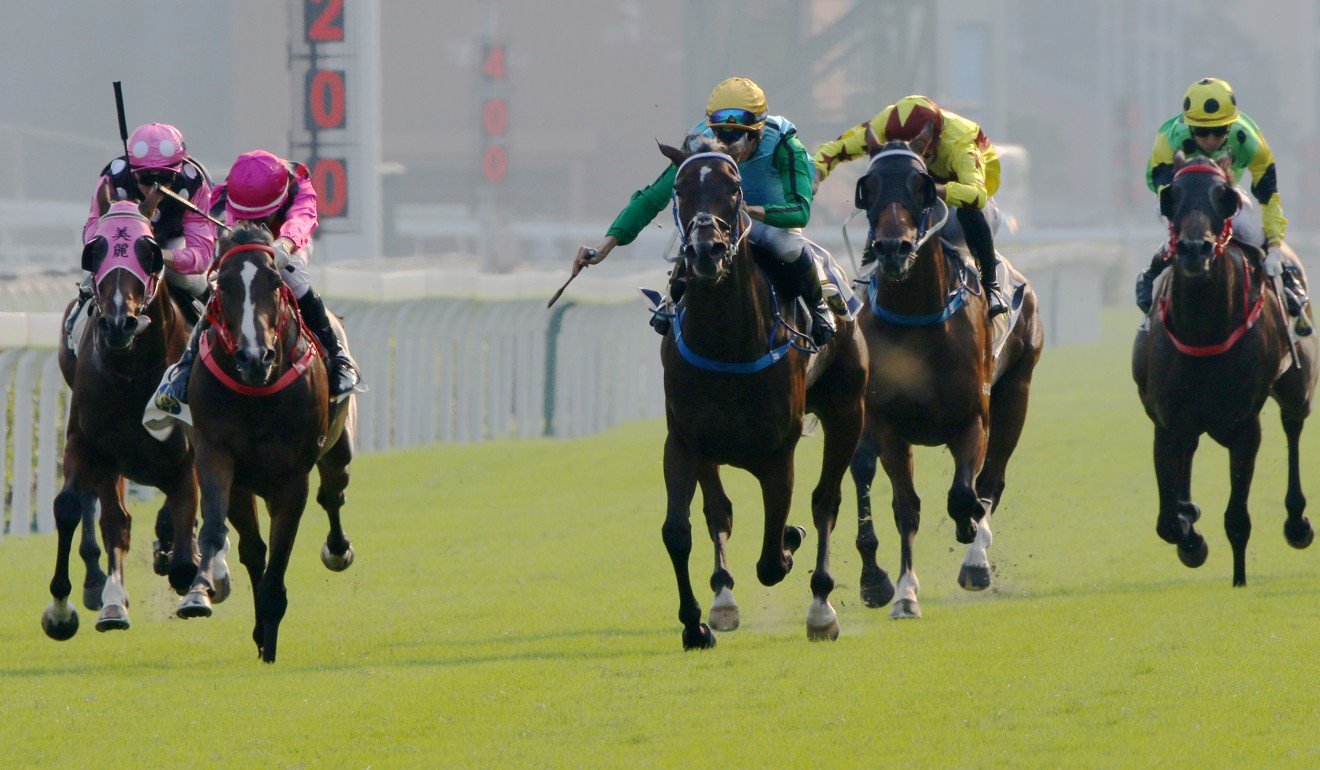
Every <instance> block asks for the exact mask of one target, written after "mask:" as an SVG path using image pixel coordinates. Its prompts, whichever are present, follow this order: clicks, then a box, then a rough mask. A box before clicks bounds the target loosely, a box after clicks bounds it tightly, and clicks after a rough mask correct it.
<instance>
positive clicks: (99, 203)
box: [96, 179, 114, 216]
mask: <svg viewBox="0 0 1320 770" xmlns="http://www.w3.org/2000/svg"><path fill="white" fill-rule="evenodd" d="M112 201H114V193H113V191H111V189H110V180H108V179H107V180H106V181H104V182H102V183H101V186H100V187H98V188H97V189H96V210H97V212H99V213H98V216H105V212H107V211H109V210H110V203H111V202H112Z"/></svg>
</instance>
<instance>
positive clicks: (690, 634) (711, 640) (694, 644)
mask: <svg viewBox="0 0 1320 770" xmlns="http://www.w3.org/2000/svg"><path fill="white" fill-rule="evenodd" d="M714 646H715V632H713V631H711V630H710V626H708V625H706V624H705V623H698V624H697V627H696V628H695V629H688V628H684V629H683V649H685V650H709V649H710V648H711V647H714Z"/></svg>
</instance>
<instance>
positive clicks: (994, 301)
mask: <svg viewBox="0 0 1320 770" xmlns="http://www.w3.org/2000/svg"><path fill="white" fill-rule="evenodd" d="M985 302H986V317H987V318H995V317H996V316H1001V315H1003V314H1005V313H1007V312H1008V303H1007V302H1005V301H1004V293H1003V292H1002V291H1001V290H1000V288H999V287H998V286H986V287H985Z"/></svg>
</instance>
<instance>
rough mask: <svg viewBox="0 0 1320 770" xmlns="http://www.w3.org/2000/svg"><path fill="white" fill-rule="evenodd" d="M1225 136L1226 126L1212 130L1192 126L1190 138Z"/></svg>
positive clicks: (1226, 132)
mask: <svg viewBox="0 0 1320 770" xmlns="http://www.w3.org/2000/svg"><path fill="white" fill-rule="evenodd" d="M1227 135H1228V126H1215V127H1214V128H1206V127H1204V126H1194V127H1193V128H1192V136H1198V137H1206V136H1227Z"/></svg>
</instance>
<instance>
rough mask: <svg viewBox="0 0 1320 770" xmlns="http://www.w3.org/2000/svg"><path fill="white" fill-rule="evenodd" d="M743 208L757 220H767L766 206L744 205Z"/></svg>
mask: <svg viewBox="0 0 1320 770" xmlns="http://www.w3.org/2000/svg"><path fill="white" fill-rule="evenodd" d="M743 208H745V209H746V210H747V216H749V217H751V218H752V219H755V220H756V221H757V222H764V221H765V206H744V207H743Z"/></svg>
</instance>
